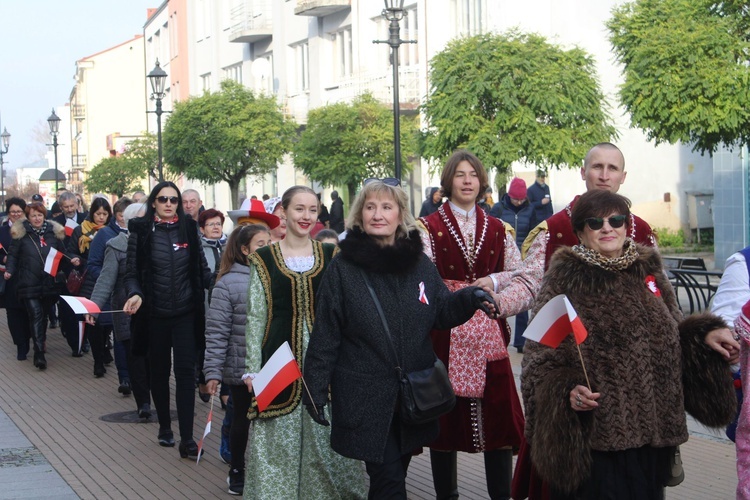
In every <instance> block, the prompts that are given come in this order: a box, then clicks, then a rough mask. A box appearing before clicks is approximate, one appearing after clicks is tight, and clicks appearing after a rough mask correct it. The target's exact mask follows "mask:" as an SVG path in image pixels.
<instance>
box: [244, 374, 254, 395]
mask: <svg viewBox="0 0 750 500" xmlns="http://www.w3.org/2000/svg"><path fill="white" fill-rule="evenodd" d="M243 382H245V385H246V386H247V392H253V379H251V378H250V377H247V378H246V379H245V380H243Z"/></svg>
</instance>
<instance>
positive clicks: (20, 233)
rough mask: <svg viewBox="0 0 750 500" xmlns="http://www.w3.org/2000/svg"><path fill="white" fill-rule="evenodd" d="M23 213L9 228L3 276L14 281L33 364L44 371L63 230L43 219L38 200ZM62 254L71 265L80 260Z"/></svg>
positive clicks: (44, 210) (41, 208) (42, 206)
mask: <svg viewBox="0 0 750 500" xmlns="http://www.w3.org/2000/svg"><path fill="white" fill-rule="evenodd" d="M24 212H25V213H26V218H25V219H18V220H17V221H16V222H15V223H14V224H13V227H11V229H10V234H11V236H12V237H13V242H12V243H11V245H10V250H9V255H8V261H7V263H6V266H5V275H4V278H5V279H6V280H10V279H11V278H14V279H15V281H16V288H17V290H18V298H19V300H20V301H21V302H22V303H23V304H24V306H25V307H26V313H27V314H28V318H29V325H30V327H31V340H32V342H33V345H34V366H35V367H37V368H39V369H40V370H45V369H46V368H47V360H46V358H45V356H44V351H45V342H46V340H47V313H48V312H49V310H50V308H51V307H52V306H53V305H54V304H55V302H57V299H58V294H59V290H58V287H57V283H56V281H55V278H56V276H57V271H58V267H59V265H60V260H61V259H62V257H63V256H65V245H64V244H63V240H64V238H65V230H64V229H63V227H62V226H61V225H60V224H58V223H56V222H54V221H51V220H47V219H46V217H47V209H46V208H45V207H44V205H43V204H42V203H40V202H36V201H35V202H32V203H29V204H28V205H26V209H25V210H24ZM65 257H67V258H68V259H70V263H71V264H72V265H73V266H76V267H77V266H79V265H80V263H81V261H80V259H79V258H77V257H73V258H70V257H69V256H65Z"/></svg>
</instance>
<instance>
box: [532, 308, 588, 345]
mask: <svg viewBox="0 0 750 500" xmlns="http://www.w3.org/2000/svg"><path fill="white" fill-rule="evenodd" d="M571 333H572V334H573V335H574V336H575V339H576V344H580V343H581V342H583V341H584V340H586V337H587V336H588V332H587V331H586V327H584V326H583V323H581V319H580V318H579V317H578V313H576V310H575V309H573V305H572V304H571V303H570V301H569V300H568V298H567V297H566V296H565V295H558V296H557V297H555V298H553V299H552V300H550V301H549V302H547V303H546V304H544V307H542V308H541V309H540V310H539V312H538V313H536V316H534V319H533V320H532V321H531V323H530V324H529V327H528V328H527V329H526V331H525V332H523V336H524V337H526V338H527V339H529V340H533V341H535V342H539V343H540V344H544V345H546V346H549V347H552V348H553V349H554V348H556V347H557V346H559V345H560V342H562V341H563V340H565V337H567V336H568V335H570V334H571Z"/></svg>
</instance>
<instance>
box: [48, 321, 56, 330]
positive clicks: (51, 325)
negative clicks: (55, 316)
mask: <svg viewBox="0 0 750 500" xmlns="http://www.w3.org/2000/svg"><path fill="white" fill-rule="evenodd" d="M49 327H50V329H54V328H57V321H50V322H49Z"/></svg>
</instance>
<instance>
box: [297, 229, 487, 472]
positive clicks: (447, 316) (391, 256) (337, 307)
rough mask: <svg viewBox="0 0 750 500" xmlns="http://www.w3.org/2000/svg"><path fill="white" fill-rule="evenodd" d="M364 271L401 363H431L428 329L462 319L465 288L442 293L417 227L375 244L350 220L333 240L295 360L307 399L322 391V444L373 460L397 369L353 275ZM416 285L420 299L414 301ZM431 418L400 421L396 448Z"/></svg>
mask: <svg viewBox="0 0 750 500" xmlns="http://www.w3.org/2000/svg"><path fill="white" fill-rule="evenodd" d="M361 269H364V270H365V272H367V275H368V276H369V278H370V281H371V282H372V286H373V288H374V289H375V292H376V294H377V295H378V299H379V301H380V303H381V305H382V307H383V310H384V311H385V315H386V318H387V321H388V326H389V329H390V331H391V336H392V338H393V343H394V345H395V348H396V351H397V352H398V354H399V357H400V360H399V362H400V366H401V367H402V368H403V370H404V371H406V372H411V371H416V370H422V369H425V368H428V367H429V366H431V365H433V364H434V362H435V353H434V351H433V350H432V343H431V341H430V330H431V329H433V328H439V329H449V328H452V327H455V326H458V325H460V324H462V323H464V322H466V321H468V320H469V318H471V316H472V315H473V314H474V311H475V310H476V308H475V306H474V305H473V300H472V292H473V290H474V287H467V288H464V289H463V290H460V291H458V292H456V293H451V292H449V291H448V289H447V288H446V286H445V284H444V283H443V280H442V278H441V277H440V275H439V274H438V272H437V269H436V268H435V266H434V265H433V264H432V262H430V260H429V258H428V257H427V256H425V255H424V254H423V253H422V242H421V239H420V237H419V234H418V232H417V231H413V232H412V233H411V234H410V236H409V238H404V239H398V240H397V243H396V245H395V246H393V247H386V248H381V247H378V246H377V245H376V243H375V242H374V241H373V240H371V239H370V238H369V237H368V236H367V235H365V234H364V233H362V232H361V231H360V230H359V229H358V228H355V229H354V230H353V231H350V232H349V233H348V234H347V237H346V239H345V240H344V241H342V242H341V253H340V255H339V256H338V257H336V258H334V259H333V261H332V262H331V264H330V265H329V266H328V269H327V270H326V273H325V275H324V276H323V281H322V283H321V285H320V288H319V290H318V293H317V295H316V297H315V300H316V302H317V304H316V308H315V325H314V327H313V331H312V333H311V335H310V344H309V346H308V349H307V355H306V356H305V361H304V374H305V380H306V382H307V384H308V386H309V388H310V392H311V394H312V399H313V401H314V402H315V404H316V405H322V404H324V403H325V402H326V401H327V399H328V387H329V384H330V391H331V411H332V418H331V425H332V427H331V446H332V447H333V449H334V450H335V451H336V452H337V453H339V454H341V455H343V456H345V457H349V458H354V459H358V460H365V461H368V462H375V463H380V462H382V461H383V454H384V450H385V444H386V438H387V437H388V433H389V430H390V426H391V421H392V420H393V419H394V418H396V419H397V418H398V414H396V413H395V408H396V404H397V401H398V394H399V378H398V375H397V372H396V370H395V369H394V366H395V360H394V359H393V358H394V355H393V350H392V349H391V347H390V345H389V343H388V340H387V338H386V337H385V333H384V331H383V326H382V322H381V320H380V316H379V315H378V312H377V310H376V308H375V305H374V302H373V300H372V298H371V296H370V294H369V292H368V290H367V287H366V285H365V283H364V281H363V279H362V274H361ZM420 283H423V284H424V290H425V295H426V297H427V301H428V303H424V302H422V301H420V293H419V291H420ZM438 429H439V428H438V423H437V421H436V422H432V423H428V424H425V425H419V426H405V425H401V429H400V432H399V433H398V434H399V439H400V443H399V446H400V450H401V453H402V454H408V453H410V452H411V451H412V450H414V449H416V448H420V447H422V446H425V445H427V444H428V443H430V442H431V441H432V440H434V439H435V438H436V437H437V435H438Z"/></svg>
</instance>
